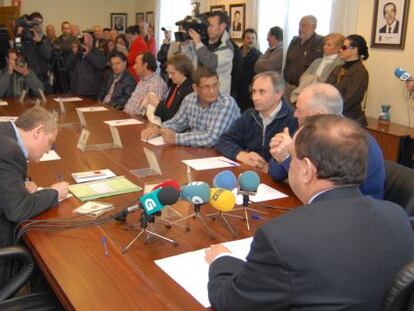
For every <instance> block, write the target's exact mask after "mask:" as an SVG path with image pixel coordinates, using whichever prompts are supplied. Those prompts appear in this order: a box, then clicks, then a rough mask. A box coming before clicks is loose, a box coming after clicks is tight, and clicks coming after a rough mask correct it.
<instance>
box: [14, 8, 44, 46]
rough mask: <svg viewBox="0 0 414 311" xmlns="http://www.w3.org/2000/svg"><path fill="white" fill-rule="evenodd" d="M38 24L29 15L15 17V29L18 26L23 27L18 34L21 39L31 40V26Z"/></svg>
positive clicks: (32, 35) (32, 36)
mask: <svg viewBox="0 0 414 311" xmlns="http://www.w3.org/2000/svg"><path fill="white" fill-rule="evenodd" d="M35 26H39V22H38V21H36V20H35V19H32V18H31V17H30V16H29V15H27V14H24V15H22V16H20V17H19V18H18V19H16V29H17V28H18V27H23V32H22V33H21V34H20V37H22V39H23V41H25V42H31V41H32V40H33V38H34V34H33V31H32V30H33V27H35Z"/></svg>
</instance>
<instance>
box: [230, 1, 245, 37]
mask: <svg viewBox="0 0 414 311" xmlns="http://www.w3.org/2000/svg"><path fill="white" fill-rule="evenodd" d="M229 15H230V37H231V38H232V39H239V40H241V38H242V35H243V31H244V29H245V27H246V4H245V3H240V4H230V12H229Z"/></svg>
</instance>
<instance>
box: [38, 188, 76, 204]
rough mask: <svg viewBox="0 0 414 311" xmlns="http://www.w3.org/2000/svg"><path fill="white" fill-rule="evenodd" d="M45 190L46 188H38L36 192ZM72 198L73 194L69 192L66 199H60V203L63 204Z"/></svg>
mask: <svg viewBox="0 0 414 311" xmlns="http://www.w3.org/2000/svg"><path fill="white" fill-rule="evenodd" d="M43 189H45V188H43V187H37V189H36V191H40V190H43ZM71 197H73V194H72V193H70V192H68V195H67V196H66V197H64V198H63V199H59V202H62V201H63V200H66V199H69V198H71Z"/></svg>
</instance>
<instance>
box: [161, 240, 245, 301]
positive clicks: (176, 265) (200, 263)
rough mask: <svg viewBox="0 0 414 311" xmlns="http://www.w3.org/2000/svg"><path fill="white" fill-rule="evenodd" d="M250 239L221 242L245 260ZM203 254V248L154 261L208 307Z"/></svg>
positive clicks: (206, 265)
mask: <svg viewBox="0 0 414 311" xmlns="http://www.w3.org/2000/svg"><path fill="white" fill-rule="evenodd" d="M252 240H253V238H247V239H243V240H237V241H231V242H227V243H223V244H224V245H225V246H226V247H227V248H228V249H230V251H231V252H232V253H233V255H234V256H235V257H237V258H240V259H242V260H246V256H247V254H248V253H249V251H250V244H251V243H252ZM204 254H205V248H203V249H200V250H197V251H192V252H188V253H184V254H180V255H176V256H171V257H167V258H163V259H159V260H155V263H156V264H157V265H158V267H160V268H161V269H162V270H163V271H164V272H165V273H167V274H168V275H169V276H170V277H171V278H172V279H173V280H174V281H175V282H177V283H178V284H179V285H180V286H181V287H183V288H184V289H185V290H186V291H187V292H188V293H190V294H191V296H193V297H194V298H195V299H196V300H197V301H198V302H199V303H201V304H202V305H203V307H205V308H208V307H210V306H211V304H210V301H209V300H208V292H207V283H208V269H209V265H208V263H207V262H206V261H205V259H204ZM189 267H191V268H189Z"/></svg>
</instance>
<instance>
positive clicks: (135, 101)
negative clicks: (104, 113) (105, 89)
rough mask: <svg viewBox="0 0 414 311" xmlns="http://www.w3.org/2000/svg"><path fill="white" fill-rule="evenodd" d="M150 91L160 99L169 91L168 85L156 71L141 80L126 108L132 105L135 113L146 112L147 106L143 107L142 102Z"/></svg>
mask: <svg viewBox="0 0 414 311" xmlns="http://www.w3.org/2000/svg"><path fill="white" fill-rule="evenodd" d="M150 92H153V93H154V94H155V95H156V96H157V97H158V99H159V100H161V99H163V98H164V96H165V94H166V93H167V85H166V84H165V82H164V80H163V79H162V78H161V77H160V76H159V75H158V74H157V73H155V72H154V73H153V74H152V75H150V76H148V77H145V78H142V79H141V80H139V82H138V84H137V87H136V88H135V90H134V92H133V93H132V94H131V97H130V98H129V99H128V102H127V103H126V105H125V110H127V109H129V108H130V107H131V106H132V107H133V108H134V114H137V115H140V114H142V115H143V114H145V107H142V106H141V103H142V100H143V99H144V98H145V96H147V95H148V94H149V93H150Z"/></svg>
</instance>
